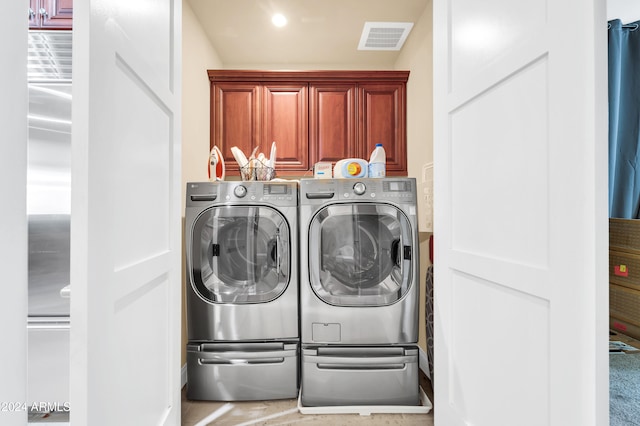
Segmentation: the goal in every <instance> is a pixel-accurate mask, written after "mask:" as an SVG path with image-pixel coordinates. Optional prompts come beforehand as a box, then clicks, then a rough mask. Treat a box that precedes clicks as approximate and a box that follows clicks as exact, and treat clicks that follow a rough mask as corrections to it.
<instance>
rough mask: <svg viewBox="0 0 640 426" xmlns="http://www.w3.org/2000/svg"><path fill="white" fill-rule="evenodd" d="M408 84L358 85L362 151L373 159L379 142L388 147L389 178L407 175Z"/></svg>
mask: <svg viewBox="0 0 640 426" xmlns="http://www.w3.org/2000/svg"><path fill="white" fill-rule="evenodd" d="M405 91H406V86H405V84H404V83H361V84H359V85H358V151H359V153H360V157H361V158H364V159H365V160H369V156H370V155H371V152H372V151H373V149H374V148H375V146H376V144H377V143H381V144H382V145H383V146H384V149H385V153H386V157H387V175H392V176H393V175H402V174H404V175H406V171H407V154H406V135H405V126H406V121H405V120H406V119H405V103H406V100H405Z"/></svg>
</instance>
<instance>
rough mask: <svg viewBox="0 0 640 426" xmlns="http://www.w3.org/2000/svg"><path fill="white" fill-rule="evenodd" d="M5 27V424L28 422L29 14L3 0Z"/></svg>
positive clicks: (1, 176)
mask: <svg viewBox="0 0 640 426" xmlns="http://www.w3.org/2000/svg"><path fill="white" fill-rule="evenodd" d="M2 6H3V17H4V19H5V20H6V22H3V24H2V26H0V52H2V54H3V57H4V59H3V61H2V66H0V93H2V101H0V129H2V140H1V141H0V197H2V198H1V200H2V201H0V203H1V205H2V208H1V210H0V211H1V213H0V235H1V236H2V237H0V280H1V281H2V284H1V285H0V286H1V287H2V297H0V324H2V325H1V326H0V327H1V329H2V339H3V344H2V345H1V346H0V360H2V362H1V363H0V377H1V378H2V379H1V380H0V424H1V425H8V426H14V425H15V426H22V425H24V424H26V423H27V410H26V408H27V407H26V406H25V405H24V404H26V402H27V280H28V274H27V271H28V257H27V253H28V246H27V139H28V133H27V129H28V123H27V112H28V102H27V101H28V93H27V73H26V64H27V31H28V26H27V19H26V18H27V15H26V13H25V12H26V7H25V6H26V3H25V2H6V3H3V5H2Z"/></svg>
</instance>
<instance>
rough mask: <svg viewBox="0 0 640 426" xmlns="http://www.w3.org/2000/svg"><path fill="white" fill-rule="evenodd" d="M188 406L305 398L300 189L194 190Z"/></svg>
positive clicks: (235, 185)
mask: <svg viewBox="0 0 640 426" xmlns="http://www.w3.org/2000/svg"><path fill="white" fill-rule="evenodd" d="M186 198H187V199H186V214H185V242H186V262H187V268H186V271H187V282H188V284H189V285H188V286H187V328H188V344H187V380H188V387H187V398H189V399H196V400H219V401H237V400H267V399H281V398H294V397H297V396H298V383H299V380H298V378H299V373H298V364H299V342H300V339H299V328H298V286H299V280H298V244H297V242H298V184H297V182H286V181H281V182H202V183H188V184H187V197H186Z"/></svg>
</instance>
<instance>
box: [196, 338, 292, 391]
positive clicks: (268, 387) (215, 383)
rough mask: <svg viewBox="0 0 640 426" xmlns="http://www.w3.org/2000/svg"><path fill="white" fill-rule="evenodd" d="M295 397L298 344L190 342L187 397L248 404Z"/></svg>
mask: <svg viewBox="0 0 640 426" xmlns="http://www.w3.org/2000/svg"><path fill="white" fill-rule="evenodd" d="M297 396H298V343H282V342H280V343H278V342H272V343H229V344H227V343H190V344H188V345H187V398H188V399H196V400H207V401H248V400H268V399H285V398H295V397H297Z"/></svg>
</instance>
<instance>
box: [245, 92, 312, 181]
mask: <svg viewBox="0 0 640 426" xmlns="http://www.w3.org/2000/svg"><path fill="white" fill-rule="evenodd" d="M263 87H264V90H263V93H264V96H263V98H264V101H263V106H262V111H263V115H262V116H263V119H262V126H263V128H262V135H263V137H262V140H261V142H260V150H259V151H260V152H263V153H264V154H265V155H266V156H267V157H268V156H269V153H270V149H271V143H272V142H274V141H275V142H276V146H277V154H278V155H277V163H276V169H279V170H287V169H289V170H309V133H308V124H307V123H308V120H309V114H308V109H309V105H308V104H309V100H308V95H307V84H306V83H305V84H297V85H289V84H275V83H270V84H265V85H264V86H263ZM249 152H251V151H249Z"/></svg>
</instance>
